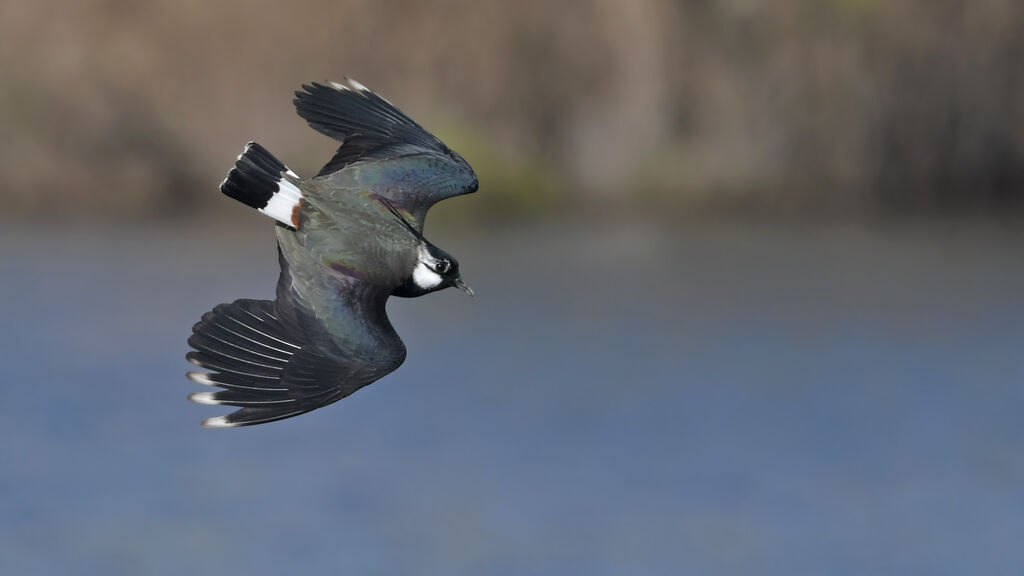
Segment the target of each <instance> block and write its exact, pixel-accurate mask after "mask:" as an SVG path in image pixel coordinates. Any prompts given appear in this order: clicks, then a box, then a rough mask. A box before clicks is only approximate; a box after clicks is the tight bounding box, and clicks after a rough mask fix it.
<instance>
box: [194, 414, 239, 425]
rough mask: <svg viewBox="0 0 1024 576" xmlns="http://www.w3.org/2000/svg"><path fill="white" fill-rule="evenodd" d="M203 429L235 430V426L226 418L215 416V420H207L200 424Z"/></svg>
mask: <svg viewBox="0 0 1024 576" xmlns="http://www.w3.org/2000/svg"><path fill="white" fill-rule="evenodd" d="M199 425H200V426H202V427H203V428H234V427H235V425H234V424H232V423H230V422H228V419H227V417H226V416H214V417H213V418H207V419H206V420H203V421H202V422H201V423H200V424H199Z"/></svg>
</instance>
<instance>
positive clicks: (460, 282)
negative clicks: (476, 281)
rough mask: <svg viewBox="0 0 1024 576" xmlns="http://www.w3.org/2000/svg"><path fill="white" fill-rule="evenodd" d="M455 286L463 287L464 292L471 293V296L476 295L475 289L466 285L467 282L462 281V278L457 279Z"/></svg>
mask: <svg viewBox="0 0 1024 576" xmlns="http://www.w3.org/2000/svg"><path fill="white" fill-rule="evenodd" d="M455 287H456V288H461V289H462V291H463V292H465V293H466V294H469V295H470V296H474V294H473V289H472V288H470V287H469V286H466V283H465V282H463V281H462V278H456V279H455Z"/></svg>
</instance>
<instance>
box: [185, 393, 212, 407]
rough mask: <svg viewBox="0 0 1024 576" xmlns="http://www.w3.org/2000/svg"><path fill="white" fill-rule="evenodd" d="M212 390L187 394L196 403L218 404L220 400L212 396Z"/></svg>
mask: <svg viewBox="0 0 1024 576" xmlns="http://www.w3.org/2000/svg"><path fill="white" fill-rule="evenodd" d="M214 394H215V393H214V392H196V393H195V394H189V395H188V399H189V400H191V401H193V402H195V403H196V404H205V405H207V406H220V402H218V401H217V399H216V398H214V397H213V395H214Z"/></svg>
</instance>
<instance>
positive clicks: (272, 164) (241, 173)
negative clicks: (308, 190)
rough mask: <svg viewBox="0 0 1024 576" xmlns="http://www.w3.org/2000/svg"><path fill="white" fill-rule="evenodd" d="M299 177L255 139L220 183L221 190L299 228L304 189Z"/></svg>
mask: <svg viewBox="0 0 1024 576" xmlns="http://www.w3.org/2000/svg"><path fill="white" fill-rule="evenodd" d="M298 180H299V176H298V175H297V174H295V173H294V172H292V171H291V170H289V169H288V167H287V166H285V165H284V163H283V162H281V161H280V160H278V159H277V158H274V156H273V154H271V153H270V152H268V151H267V149H266V148H264V147H263V146H260V145H259V144H257V143H255V142H249V143H248V144H246V145H245V150H243V151H242V153H241V154H240V155H239V156H238V160H237V161H236V162H235V167H234V168H232V169H231V171H230V172H228V176H227V178H225V179H224V181H223V182H221V183H220V191H221V192H223V193H224V194H226V195H228V196H230V197H232V198H234V199H235V200H238V201H239V202H241V203H243V204H246V205H248V206H252V207H253V208H255V209H257V210H259V211H260V212H262V213H264V214H266V215H267V216H270V217H271V218H273V219H274V220H277V221H278V222H280V223H282V224H284V225H285V226H288V227H290V228H296V229H297V228H298V227H299V210H298V208H299V206H300V205H301V204H302V190H301V189H300V188H299V187H298V185H297V184H296V182H297V181H298Z"/></svg>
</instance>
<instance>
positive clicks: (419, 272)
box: [412, 262, 441, 290]
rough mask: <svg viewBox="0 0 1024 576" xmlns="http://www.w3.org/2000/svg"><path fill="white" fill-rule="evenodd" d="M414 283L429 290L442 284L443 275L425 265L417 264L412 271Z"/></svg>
mask: <svg viewBox="0 0 1024 576" xmlns="http://www.w3.org/2000/svg"><path fill="white" fill-rule="evenodd" d="M412 281H413V282H414V283H415V284H416V285H417V286H419V287H420V288H423V289H424V290H429V289H431V288H436V287H437V285H438V284H440V283H441V275H440V274H438V273H437V272H434V271H433V270H432V269H431V268H430V266H427V265H426V264H425V263H423V262H417V263H416V267H415V268H413V269H412Z"/></svg>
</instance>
